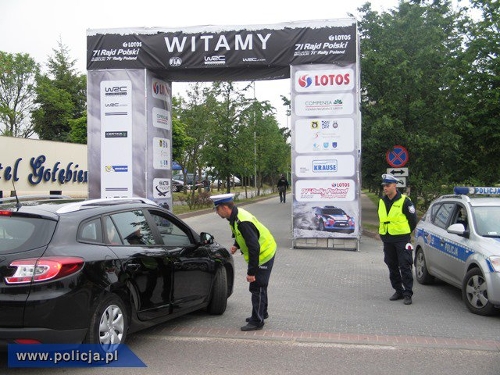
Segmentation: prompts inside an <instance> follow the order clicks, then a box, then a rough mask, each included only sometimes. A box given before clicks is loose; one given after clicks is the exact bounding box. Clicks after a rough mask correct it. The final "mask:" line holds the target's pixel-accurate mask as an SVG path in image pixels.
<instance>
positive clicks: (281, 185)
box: [276, 174, 288, 203]
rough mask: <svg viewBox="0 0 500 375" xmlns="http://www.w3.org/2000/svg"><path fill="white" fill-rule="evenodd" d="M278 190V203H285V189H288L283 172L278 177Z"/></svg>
mask: <svg viewBox="0 0 500 375" xmlns="http://www.w3.org/2000/svg"><path fill="white" fill-rule="evenodd" d="M276 186H277V187H278V192H279V193H280V203H286V191H287V189H288V180H287V179H286V178H285V176H284V175H283V174H280V178H279V180H278V184H277V185H276Z"/></svg>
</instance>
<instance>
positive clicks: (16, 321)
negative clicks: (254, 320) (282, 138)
mask: <svg viewBox="0 0 500 375" xmlns="http://www.w3.org/2000/svg"><path fill="white" fill-rule="evenodd" d="M4 201H5V200H4ZM233 282H234V263H233V258H232V256H231V254H230V253H229V251H228V250H227V249H226V248H224V247H223V246H221V245H219V244H217V243H216V242H215V241H214V238H213V237H212V236H211V235H210V234H208V233H204V232H202V233H200V234H197V233H196V232H195V231H194V230H193V229H192V228H191V227H189V226H188V225H187V224H186V223H185V222H183V221H182V220H181V219H179V218H178V217H176V216H175V215H174V214H172V213H171V212H170V211H167V210H166V209H163V208H161V207H160V206H158V205H156V204H155V203H154V202H151V201H148V200H147V199H140V198H123V199H97V200H87V201H79V202H63V201H58V200H55V199H51V200H50V201H36V202H30V205H27V204H23V203H22V202H20V203H19V204H15V205H12V204H8V205H7V204H3V205H0V345H2V346H4V345H5V344H8V343H60V344H63V343H82V342H83V343H94V344H102V345H104V344H119V343H124V342H125V340H126V337H127V335H128V334H130V333H132V332H134V331H137V330H139V329H142V328H145V327H148V326H151V325H155V324H158V323H160V322H164V321H166V320H169V319H173V318H175V317H178V316H181V315H184V314H187V313H190V312H192V311H195V310H200V309H205V310H206V311H207V312H208V313H209V314H215V315H220V314H223V313H224V312H225V310H226V306H227V299H228V298H229V296H230V295H231V294H232V291H233Z"/></svg>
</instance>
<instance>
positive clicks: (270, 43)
mask: <svg viewBox="0 0 500 375" xmlns="http://www.w3.org/2000/svg"><path fill="white" fill-rule="evenodd" d="M356 35H357V34H356V22H355V20H352V19H345V20H324V21H322V20H320V21H304V22H296V23H293V22H291V23H285V24H277V25H267V26H265V25H262V26H261V25H257V26H255V25H253V26H239V27H238V26H236V27H229V26H228V27H221V26H204V27H197V28H186V29H183V30H175V29H161V28H159V29H150V28H131V29H104V30H88V32H87V70H101V69H147V70H150V71H153V72H154V71H161V73H162V76H163V77H164V78H165V79H170V80H172V81H214V80H222V79H224V80H252V79H281V78H288V77H289V76H290V65H304V64H332V63H335V64H337V65H345V64H353V63H355V62H356V56H357V51H356Z"/></svg>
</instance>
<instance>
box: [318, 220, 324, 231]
mask: <svg viewBox="0 0 500 375" xmlns="http://www.w3.org/2000/svg"><path fill="white" fill-rule="evenodd" d="M318 229H319V230H320V231H322V232H323V231H324V230H325V223H323V220H320V221H319V224H318Z"/></svg>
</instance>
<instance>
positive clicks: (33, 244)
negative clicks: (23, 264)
mask: <svg viewBox="0 0 500 375" xmlns="http://www.w3.org/2000/svg"><path fill="white" fill-rule="evenodd" d="M55 227H56V222H55V221H52V220H47V219H41V218H32V217H23V216H0V254H8V253H11V252H13V251H26V250H30V249H34V248H37V247H41V246H45V245H47V244H48V243H49V241H50V239H51V238H52V235H53V234H54V230H55Z"/></svg>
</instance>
